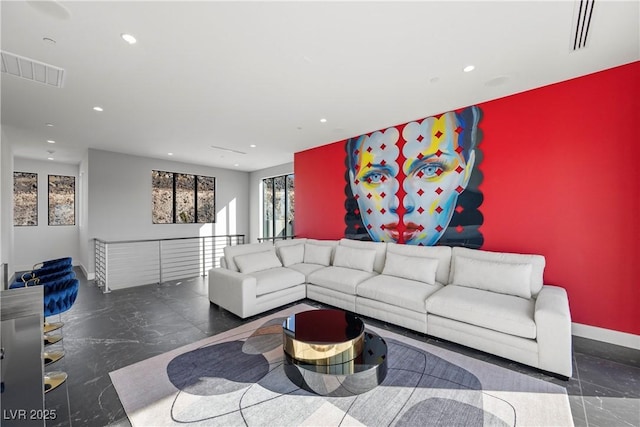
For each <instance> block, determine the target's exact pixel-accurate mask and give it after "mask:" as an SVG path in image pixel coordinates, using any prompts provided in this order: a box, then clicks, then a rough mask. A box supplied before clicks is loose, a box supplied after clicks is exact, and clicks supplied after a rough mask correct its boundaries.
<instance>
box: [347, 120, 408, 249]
mask: <svg viewBox="0 0 640 427" xmlns="http://www.w3.org/2000/svg"><path fill="white" fill-rule="evenodd" d="M399 137H400V133H399V132H398V130H397V129H396V128H389V129H387V130H386V131H383V132H380V131H379V132H374V133H373V134H371V136H367V135H362V136H361V137H360V138H358V141H357V142H356V144H355V145H354V150H353V164H352V165H351V167H350V168H349V182H350V184H351V191H352V192H353V195H354V197H355V198H356V200H357V201H358V207H359V208H360V215H361V216H362V220H363V223H364V226H365V227H366V228H367V231H368V232H369V235H370V236H371V238H372V239H373V240H375V241H379V242H389V241H397V240H398V229H397V227H398V221H399V216H398V206H399V199H398V196H397V192H398V190H399V188H400V184H399V182H398V172H399V170H400V165H398V162H397V159H398V155H399V154H400V150H399V149H398V146H397V145H396V144H397V142H398V139H399Z"/></svg>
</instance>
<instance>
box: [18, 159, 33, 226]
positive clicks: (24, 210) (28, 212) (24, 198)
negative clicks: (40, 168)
mask: <svg viewBox="0 0 640 427" xmlns="http://www.w3.org/2000/svg"><path fill="white" fill-rule="evenodd" d="M13 225H18V226H23V225H27V226H28V225H38V174H37V173H29V172H14V173H13Z"/></svg>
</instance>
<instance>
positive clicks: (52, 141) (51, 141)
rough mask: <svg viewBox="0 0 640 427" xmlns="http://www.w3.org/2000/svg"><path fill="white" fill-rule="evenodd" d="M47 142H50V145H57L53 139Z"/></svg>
mask: <svg viewBox="0 0 640 427" xmlns="http://www.w3.org/2000/svg"><path fill="white" fill-rule="evenodd" d="M47 142H48V143H49V144H55V143H56V142H55V141H54V140H53V139H47Z"/></svg>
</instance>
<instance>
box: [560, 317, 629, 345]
mask: <svg viewBox="0 0 640 427" xmlns="http://www.w3.org/2000/svg"><path fill="white" fill-rule="evenodd" d="M571 333H572V334H573V335H575V336H577V337H582V338H589V339H592V340H596V341H602V342H606V343H609V344H615V345H620V346H623V347H629V348H633V349H636V350H640V335H634V334H629V333H627V332H620V331H614V330H612V329H604V328H599V327H597V326H589V325H583V324H581V323H572V324H571Z"/></svg>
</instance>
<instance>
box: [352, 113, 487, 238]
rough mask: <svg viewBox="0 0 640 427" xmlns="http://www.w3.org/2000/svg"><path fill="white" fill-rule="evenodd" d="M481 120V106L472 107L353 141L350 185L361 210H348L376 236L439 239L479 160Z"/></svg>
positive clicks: (371, 235) (371, 236) (369, 232)
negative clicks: (358, 217)
mask: <svg viewBox="0 0 640 427" xmlns="http://www.w3.org/2000/svg"><path fill="white" fill-rule="evenodd" d="M479 120H480V110H479V109H478V108H477V107H469V108H466V109H464V110H462V111H460V112H448V113H444V114H442V115H439V116H436V117H427V118H426V119H423V120H419V121H415V122H410V123H407V124H406V125H404V126H402V125H400V126H396V127H391V128H389V129H387V130H384V131H378V132H374V133H372V134H370V135H362V136H360V137H358V138H353V139H351V140H349V141H348V142H347V152H348V155H347V160H348V161H347V163H348V172H349V173H348V179H349V186H350V189H351V193H352V194H353V197H354V198H355V200H356V201H357V211H356V210H355V208H354V207H352V208H351V209H352V210H351V211H348V212H353V213H355V214H357V215H359V216H360V218H361V220H362V225H364V227H365V228H366V231H367V233H368V235H369V237H370V238H371V239H372V240H374V241H382V242H396V243H407V244H413V245H425V246H431V245H435V244H436V243H438V241H439V240H440V239H441V238H442V236H443V234H444V233H445V231H446V230H447V227H449V225H450V222H451V219H452V216H453V215H454V212H455V210H456V207H457V204H458V197H459V196H460V194H461V193H462V192H463V191H464V190H465V189H466V188H467V185H468V183H469V179H470V177H471V175H472V171H473V168H474V165H475V163H476V145H477V143H478V136H477V131H478V128H477V126H478V122H479ZM461 200H462V199H461ZM461 203H463V202H462V201H461ZM463 204H465V203H463ZM465 207H468V206H466V205H465ZM458 209H461V208H458ZM352 224H353V223H352ZM468 224H469V225H471V223H468ZM475 224H481V222H480V223H475ZM455 229H456V230H459V229H460V223H459V222H458V226H457V227H456V228H455ZM459 232H460V231H458V233H459ZM450 239H451V237H447V241H450Z"/></svg>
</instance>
